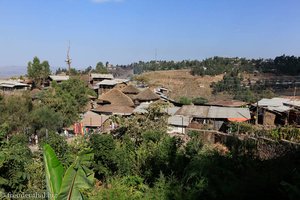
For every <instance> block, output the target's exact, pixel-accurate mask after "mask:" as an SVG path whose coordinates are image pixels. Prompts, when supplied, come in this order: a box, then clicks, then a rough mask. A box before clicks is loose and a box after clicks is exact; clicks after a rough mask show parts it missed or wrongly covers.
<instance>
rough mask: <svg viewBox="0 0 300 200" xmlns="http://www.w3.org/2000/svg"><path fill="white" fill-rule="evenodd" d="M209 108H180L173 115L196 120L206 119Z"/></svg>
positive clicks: (190, 106) (192, 106)
mask: <svg viewBox="0 0 300 200" xmlns="http://www.w3.org/2000/svg"><path fill="white" fill-rule="evenodd" d="M208 110H209V106H194V105H186V106H182V107H181V108H180V109H179V110H178V111H177V112H176V113H175V115H183V116H191V117H198V118H207V115H208Z"/></svg>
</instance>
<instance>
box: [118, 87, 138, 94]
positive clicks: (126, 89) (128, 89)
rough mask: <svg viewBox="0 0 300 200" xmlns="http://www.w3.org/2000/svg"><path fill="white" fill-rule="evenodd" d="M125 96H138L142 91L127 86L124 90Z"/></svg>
mask: <svg viewBox="0 0 300 200" xmlns="http://www.w3.org/2000/svg"><path fill="white" fill-rule="evenodd" d="M122 92H123V93H124V94H138V93H140V90H139V89H137V88H136V87H134V86H133V85H127V86H126V87H125V88H123V89H122Z"/></svg>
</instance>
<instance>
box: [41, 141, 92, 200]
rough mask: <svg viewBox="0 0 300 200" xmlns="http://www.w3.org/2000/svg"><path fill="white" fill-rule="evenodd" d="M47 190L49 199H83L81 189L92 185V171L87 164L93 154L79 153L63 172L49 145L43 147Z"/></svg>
mask: <svg viewBox="0 0 300 200" xmlns="http://www.w3.org/2000/svg"><path fill="white" fill-rule="evenodd" d="M43 156H44V164H45V171H46V182H47V190H48V193H49V199H51V200H62V199H63V200H65V199H66V200H73V199H74V200H75V199H76V200H84V199H86V197H85V196H84V194H83V191H85V190H88V189H91V188H92V187H93V186H94V182H95V179H94V173H93V171H92V170H90V169H89V168H88V167H87V166H88V165H89V163H90V161H91V160H92V159H93V154H92V153H89V152H86V151H83V152H81V153H79V154H78V155H77V157H76V159H75V161H74V162H73V164H71V166H70V167H69V168H68V169H67V170H66V172H65V173H64V168H63V166H62V164H61V162H60V161H59V160H58V158H57V157H56V155H55V152H54V150H53V149H52V148H51V146H50V145H48V144H46V145H44V147H43Z"/></svg>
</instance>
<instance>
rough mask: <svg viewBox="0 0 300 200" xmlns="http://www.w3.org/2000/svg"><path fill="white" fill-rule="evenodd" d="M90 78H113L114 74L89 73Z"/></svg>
mask: <svg viewBox="0 0 300 200" xmlns="http://www.w3.org/2000/svg"><path fill="white" fill-rule="evenodd" d="M91 78H92V79H94V78H103V79H113V78H114V76H113V75H112V74H94V73H92V74H91Z"/></svg>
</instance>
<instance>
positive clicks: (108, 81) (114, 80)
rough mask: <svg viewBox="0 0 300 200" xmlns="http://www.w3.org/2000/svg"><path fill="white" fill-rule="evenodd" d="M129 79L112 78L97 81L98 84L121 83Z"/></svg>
mask: <svg viewBox="0 0 300 200" xmlns="http://www.w3.org/2000/svg"><path fill="white" fill-rule="evenodd" d="M127 82H128V80H127V79H112V80H103V81H101V82H99V83H97V84H96V85H112V86H113V85H117V84H120V83H127Z"/></svg>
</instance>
